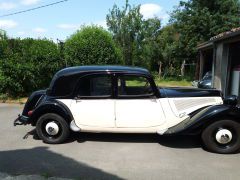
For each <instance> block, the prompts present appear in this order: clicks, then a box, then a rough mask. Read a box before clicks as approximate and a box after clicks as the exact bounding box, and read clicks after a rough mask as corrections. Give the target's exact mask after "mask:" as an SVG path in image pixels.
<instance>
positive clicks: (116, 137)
mask: <svg viewBox="0 0 240 180" xmlns="http://www.w3.org/2000/svg"><path fill="white" fill-rule="evenodd" d="M71 141H77V142H79V143H84V142H86V141H98V142H124V143H159V144H160V145H163V146H166V147H171V148H199V147H201V141H200V138H199V137H198V136H160V135H157V134H122V133H117V134H115V133H111V134H110V133H73V135H72V136H71V138H70V142H71Z"/></svg>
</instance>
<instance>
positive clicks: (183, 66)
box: [181, 60, 186, 77]
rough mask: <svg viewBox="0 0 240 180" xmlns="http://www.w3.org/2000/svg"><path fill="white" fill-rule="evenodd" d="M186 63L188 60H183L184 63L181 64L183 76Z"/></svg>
mask: <svg viewBox="0 0 240 180" xmlns="http://www.w3.org/2000/svg"><path fill="white" fill-rule="evenodd" d="M185 63H186V61H185V60H184V61H183V62H182V65H181V76H182V77H183V76H184V73H185Z"/></svg>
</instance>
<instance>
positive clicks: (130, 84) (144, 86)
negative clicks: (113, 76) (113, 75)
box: [118, 75, 153, 96]
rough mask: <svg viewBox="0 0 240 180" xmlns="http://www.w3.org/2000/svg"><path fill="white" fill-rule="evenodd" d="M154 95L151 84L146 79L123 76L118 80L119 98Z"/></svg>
mask: <svg viewBox="0 0 240 180" xmlns="http://www.w3.org/2000/svg"><path fill="white" fill-rule="evenodd" d="M152 94H153V90H152V87H151V84H150V83H149V81H148V79H147V78H145V77H141V76H134V75H123V76H120V77H119V78H118V96H149V95H152Z"/></svg>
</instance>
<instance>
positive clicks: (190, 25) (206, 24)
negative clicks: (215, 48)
mask: <svg viewBox="0 0 240 180" xmlns="http://www.w3.org/2000/svg"><path fill="white" fill-rule="evenodd" d="M239 9H240V6H239V2H238V0H214V1H209V0H188V1H186V2H185V1H180V4H179V6H178V7H177V8H176V9H175V10H174V11H173V13H172V15H171V21H170V22H171V23H172V24H174V25H175V27H176V30H177V31H178V33H179V43H178V47H177V48H178V49H180V50H181V51H179V54H178V57H179V58H187V59H188V60H192V59H195V57H196V46H197V44H198V43H201V42H204V41H207V40H209V38H210V37H212V36H214V35H216V34H219V33H221V32H224V31H227V30H230V29H231V28H234V27H238V26H239V22H240V19H239Z"/></svg>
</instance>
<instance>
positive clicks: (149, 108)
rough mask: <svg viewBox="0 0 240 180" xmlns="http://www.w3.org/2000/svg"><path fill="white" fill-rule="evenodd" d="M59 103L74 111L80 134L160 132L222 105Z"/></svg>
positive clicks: (207, 100)
mask: <svg viewBox="0 0 240 180" xmlns="http://www.w3.org/2000/svg"><path fill="white" fill-rule="evenodd" d="M58 101H61V102H62V103H64V104H65V105H66V106H67V107H68V108H69V109H71V112H72V114H73V117H74V121H75V124H76V125H77V126H78V127H79V128H80V130H81V131H85V132H116V133H156V132H161V131H164V130H166V129H168V128H170V127H173V126H175V125H177V124H179V123H180V122H182V121H184V120H186V119H189V114H190V113H191V112H194V111H195V110H197V109H199V108H203V107H206V106H209V105H218V104H222V103H223V101H222V99H221V97H193V98H192V97H191V98H159V99H154V98H152V99H142V100H141V99H138V100H129V99H126V100H125V99H121V100H119V99H113V100H111V99H103V100H64V99H58ZM179 102H181V104H180V103H179ZM195 102H199V103H195ZM178 103H179V104H180V105H181V106H180V105H179V104H178ZM133 107H134V108H133ZM182 107H184V108H185V109H183V108H182Z"/></svg>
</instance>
